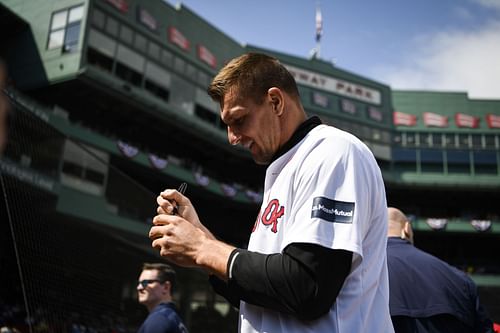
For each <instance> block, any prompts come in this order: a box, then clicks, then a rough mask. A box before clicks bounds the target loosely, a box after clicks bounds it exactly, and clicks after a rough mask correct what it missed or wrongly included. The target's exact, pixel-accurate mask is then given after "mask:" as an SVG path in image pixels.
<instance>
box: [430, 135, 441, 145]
mask: <svg viewBox="0 0 500 333" xmlns="http://www.w3.org/2000/svg"><path fill="white" fill-rule="evenodd" d="M431 138H432V146H433V147H436V148H440V147H442V146H443V134H441V133H433V134H432V137H431Z"/></svg>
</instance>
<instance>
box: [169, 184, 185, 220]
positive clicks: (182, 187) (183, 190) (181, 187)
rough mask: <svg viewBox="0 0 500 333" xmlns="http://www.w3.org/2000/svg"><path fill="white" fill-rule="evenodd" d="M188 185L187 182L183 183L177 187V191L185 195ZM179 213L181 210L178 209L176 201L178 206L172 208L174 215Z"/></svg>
mask: <svg viewBox="0 0 500 333" xmlns="http://www.w3.org/2000/svg"><path fill="white" fill-rule="evenodd" d="M187 186H188V185H187V184H186V183H185V182H183V183H181V185H180V186H179V188H178V189H177V192H179V193H180V194H182V195H184V193H185V192H186V188H187ZM178 213H179V210H178V209H177V203H176V206H175V207H174V209H173V210H172V215H178Z"/></svg>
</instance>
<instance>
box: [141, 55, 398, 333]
mask: <svg viewBox="0 0 500 333" xmlns="http://www.w3.org/2000/svg"><path fill="white" fill-rule="evenodd" d="M209 94H210V96H211V97H212V98H213V99H214V100H215V101H216V102H218V103H220V106H221V118H222V120H223V121H224V123H226V125H227V130H228V138H229V142H230V143H231V144H233V145H236V144H240V145H242V146H244V147H245V148H247V149H248V150H249V151H250V152H251V154H252V156H253V159H254V160H255V161H256V162H257V163H259V164H266V165H268V167H267V171H266V179H265V185H264V200H263V203H262V206H261V210H260V213H259V216H258V217H257V220H256V221H255V225H254V228H253V231H252V234H251V237H250V242H249V246H248V250H244V249H238V248H235V247H233V246H231V245H228V244H225V243H223V242H221V241H219V240H216V239H215V237H214V236H213V235H212V234H211V233H210V232H209V231H208V230H207V229H206V228H205V227H204V225H203V224H202V223H201V222H200V220H199V218H198V215H197V214H196V211H195V209H194V207H193V206H192V205H191V203H190V201H189V199H188V198H187V197H185V196H183V195H181V194H180V193H179V192H178V191H175V190H165V191H164V192H162V193H161V194H160V196H159V197H158V200H157V201H158V204H159V207H158V213H159V215H157V216H156V217H155V218H154V221H153V222H154V225H155V226H153V227H152V228H151V231H150V234H149V236H150V238H151V239H152V240H153V247H156V248H159V249H160V254H161V255H162V256H164V257H166V258H167V259H169V260H172V261H174V262H175V263H177V264H180V265H184V266H196V267H202V268H204V269H206V270H207V271H208V273H209V274H210V275H211V276H210V280H211V282H212V285H213V286H214V288H215V290H216V291H217V292H218V293H220V294H222V295H223V296H225V297H226V298H227V299H228V300H229V301H230V302H231V303H232V304H234V305H235V306H239V309H240V323H239V328H240V332H273V333H274V332H287V333H290V332H301V333H302V332H343V333H353V332H370V333H386V332H393V328H392V323H391V318H390V315H389V307H388V303H389V295H388V277H387V265H386V252H385V251H386V233H387V222H386V221H387V205H386V200H385V190H384V183H383V180H382V176H381V173H380V169H379V168H378V166H377V163H376V161H375V158H374V157H373V155H372V153H371V152H370V151H369V149H368V148H367V147H366V146H365V145H364V144H363V143H362V142H361V141H360V140H358V139H357V138H355V137H354V136H353V135H351V134H349V133H346V132H343V131H341V130H338V129H336V128H333V127H330V126H326V125H323V124H321V121H320V120H319V118H317V117H312V118H309V119H307V117H306V114H305V112H304V109H303V107H302V105H301V102H300V97H299V92H298V89H297V85H296V83H295V80H294V79H293V76H292V75H291V74H290V73H289V72H288V71H287V70H286V68H285V67H284V66H283V65H281V64H280V62H279V61H278V60H277V59H275V58H272V57H269V56H267V55H264V54H257V53H248V54H245V55H243V56H240V57H238V58H236V59H233V60H232V61H231V62H229V63H228V64H227V65H226V66H225V67H224V68H222V69H221V71H220V72H219V74H218V75H217V76H216V77H215V78H214V80H213V81H212V84H211V85H210V87H209ZM177 205H178V207H179V209H178V212H179V216H177V215H171V213H172V212H173V211H174V206H177Z"/></svg>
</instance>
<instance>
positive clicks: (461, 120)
mask: <svg viewBox="0 0 500 333" xmlns="http://www.w3.org/2000/svg"><path fill="white" fill-rule="evenodd" d="M455 124H456V125H457V127H468V128H478V127H479V117H474V116H471V115H468V114H465V113H456V114H455Z"/></svg>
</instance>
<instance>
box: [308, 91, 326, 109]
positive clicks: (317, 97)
mask: <svg viewBox="0 0 500 333" xmlns="http://www.w3.org/2000/svg"><path fill="white" fill-rule="evenodd" d="M311 95H312V103H313V104H314V105H317V106H321V107H322V108H325V109H327V108H328V107H329V106H330V99H329V98H328V96H326V95H324V94H321V93H319V92H317V91H312V92H311Z"/></svg>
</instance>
